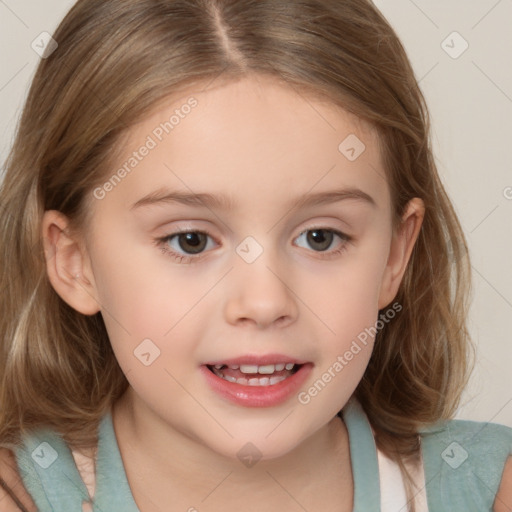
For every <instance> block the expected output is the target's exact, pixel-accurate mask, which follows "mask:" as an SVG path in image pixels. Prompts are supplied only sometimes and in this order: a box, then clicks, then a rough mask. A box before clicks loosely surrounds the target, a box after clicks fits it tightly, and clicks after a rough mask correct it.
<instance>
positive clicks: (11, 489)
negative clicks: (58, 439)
mask: <svg viewBox="0 0 512 512" xmlns="http://www.w3.org/2000/svg"><path fill="white" fill-rule="evenodd" d="M0 503H1V505H2V512H19V511H20V510H22V508H20V504H21V506H22V507H24V508H25V509H26V510H27V511H28V512H36V511H37V509H36V506H35V504H34V502H33V501H32V499H31V497H30V495H29V494H28V492H27V490H26V489H25V487H24V485H23V482H22V479H21V476H20V474H19V470H18V466H17V464H16V458H15V455H14V452H13V451H11V450H9V449H7V448H0Z"/></svg>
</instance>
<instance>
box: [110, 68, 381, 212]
mask: <svg viewBox="0 0 512 512" xmlns="http://www.w3.org/2000/svg"><path fill="white" fill-rule="evenodd" d="M144 147H146V149H144ZM147 148H149V150H148V149H147ZM141 150H143V151H141ZM140 153H144V156H141V154H140ZM127 164H128V167H127ZM123 165H124V166H125V168H130V169H129V173H123V174H125V175H126V177H125V178H123V182H122V183H121V184H120V186H116V187H115V190H113V192H112V193H111V194H110V196H111V198H112V199H114V197H117V199H118V200H122V201H123V203H124V204H125V205H127V204H128V203H130V204H131V203H133V202H135V201H136V200H137V199H138V198H140V197H141V196H143V195H144V194H147V193H150V192H151V191H153V190H156V189H158V188H161V187H162V186H168V187H169V188H172V189H174V190H176V189H179V190H181V191H187V192H191V191H205V190H206V191H207V192H209V193H212V194H216V193H219V194H220V193H222V194H223V195H225V196H229V197H230V198H232V199H233V201H232V203H233V204H234V205H235V206H236V205H237V203H238V202H239V201H241V202H244V204H248V203H250V201H251V199H254V200H256V199H258V200H260V201H261V199H262V197H264V198H265V200H267V201H269V202H270V201H272V200H273V199H275V200H276V201H280V202H283V200H284V199H285V198H286V197H287V196H298V195H301V194H304V193H306V192H308V191H310V190H311V191H316V190H319V189H322V190H325V189H328V188H329V187H335V188H340V187H346V188H353V187H358V188H362V189H364V191H365V192H367V193H368V194H369V195H371V196H372V197H374V198H375V201H376V202H377V203H379V202H381V203H383V204H382V206H384V203H385V202H386V200H387V197H386V194H384V195H383V191H386V189H387V184H386V182H385V179H384V176H385V173H384V169H383V167H382V162H381V158H380V148H379V140H378V135H377V133H376V131H375V130H374V129H373V128H372V126H371V125H369V124H368V123H365V122H364V121H362V120H360V119H359V118H357V117H356V116H354V115H352V114H350V113H348V112H347V111H345V110H344V109H342V108H341V107H339V106H337V105H335V104H334V103H332V102H329V101H327V100H326V99H325V98H322V97H321V96H314V95H311V94H308V95H306V94H305V93H304V92H303V91H299V90H298V89H296V88H294V87H293V86H291V85H289V84H284V83H283V82H278V81H277V80H274V79H272V78H269V77H262V76H258V77H254V76H253V77H247V78H244V79H240V80H238V81H230V82H224V83H222V82H220V83H219V84H212V85H210V86H209V87H208V88H207V89H206V90H204V89H202V88H201V87H200V86H199V87H195V88H194V87H191V88H190V89H189V90H186V91H182V92H181V93H180V97H174V98H169V99H168V100H167V101H165V102H163V103H161V104H160V105H159V106H158V108H156V109H155V110H154V111H153V113H152V114H150V115H149V116H148V117H147V118H146V119H144V120H143V121H142V122H140V123H138V124H137V125H135V126H133V127H132V128H131V129H130V130H129V131H128V132H127V134H126V137H125V138H124V140H123V142H122V147H121V152H120V157H119V158H118V161H117V166H118V167H116V168H120V167H121V166H123ZM112 170H113V171H115V169H112Z"/></svg>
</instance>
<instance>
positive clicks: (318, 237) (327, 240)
mask: <svg viewBox="0 0 512 512" xmlns="http://www.w3.org/2000/svg"><path fill="white" fill-rule="evenodd" d="M325 233H328V236H327V237H326V236H325ZM332 237H333V233H331V232H330V231H326V230H324V229H315V230H312V231H310V232H309V233H308V242H311V241H312V242H313V243H318V244H320V245H321V247H319V250H320V251H325V250H326V249H328V248H329V246H330V245H331V242H332Z"/></svg>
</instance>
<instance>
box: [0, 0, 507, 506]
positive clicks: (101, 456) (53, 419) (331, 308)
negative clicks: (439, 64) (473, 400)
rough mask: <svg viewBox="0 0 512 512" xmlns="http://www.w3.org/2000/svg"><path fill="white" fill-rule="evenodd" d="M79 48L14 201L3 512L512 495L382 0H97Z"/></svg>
mask: <svg viewBox="0 0 512 512" xmlns="http://www.w3.org/2000/svg"><path fill="white" fill-rule="evenodd" d="M53 37H54V40H55V43H52V44H51V45H50V44H49V45H48V47H47V54H46V55H45V58H44V59H43V60H42V62H41V65H40V67H39V69H38V72H37V74H36V76H35V78H34V81H33V84H32V88H31V91H30V93H29V97H28V100H27V104H26V107H25V110H24V114H23V117H22V120H21V123H20V126H19V132H18V137H17V139H16V141H15V144H14V147H13V150H12V153H11V155H10V159H9V162H8V166H7V172H6V176H5V179H4V182H3V184H2V189H1V192H0V194H1V195H0V204H1V205H2V207H3V213H2V223H1V239H2V244H1V247H2V251H1V259H2V262H1V263H2V264H1V269H2V271H1V282H0V285H1V287H0V289H1V290H2V291H1V299H0V300H1V308H2V311H3V312H4V314H3V316H2V318H1V320H0V325H1V333H2V350H1V356H0V357H1V359H0V361H1V363H0V364H1V367H2V372H1V378H2V387H1V395H0V396H1V408H0V439H1V443H2V446H3V447H4V451H3V472H2V475H3V476H2V478H3V480H1V481H0V483H1V484H2V488H3V489H4V496H3V504H2V507H3V508H2V510H35V509H36V508H37V509H38V510H40V511H43V512H46V511H55V512H56V511H71V510H80V509H82V510H94V511H114V510H119V511H123V512H125V511H137V510H140V511H142V512H152V511H157V510H177V511H178V510H183V511H185V510H188V511H218V510H223V511H226V510H227V511H231V510H239V509H243V510H249V511H259V510H262V509H263V508H264V509H266V510H271V511H277V510H309V511H314V510H320V509H322V510H328V511H334V510H336V511H352V510H354V511H374V510H391V511H398V510H404V508H406V509H408V510H415V511H417V512H418V511H426V510H429V511H431V512H432V511H434V512H437V511H442V510H464V511H466V510H478V511H484V510H495V511H500V512H501V511H503V510H509V509H510V508H509V507H511V506H512V501H511V496H510V489H511V487H512V464H511V463H510V462H508V463H507V458H508V456H509V454H510V453H511V452H512V431H511V429H509V428H507V427H504V426H500V425H495V424H480V423H473V422H466V421H455V420H450V418H451V417H453V414H454V412H455V410H456V407H457V404H458V400H459V397H460V393H461V390H462V389H463V386H464V384H465V383H466V380H467V369H468V348H469V339H468V332H467V330H466V313H467V306H468V304H467V301H468V288H469V269H470V266H469V263H468V257H467V256H468V255H467V247H466V242H465V239H464V236H463V233H462V230H461V227H460V224H459V222H458V220H457V217H456V215H455V213H454V210H453V208H452V205H451V203H450V201H449V199H448V197H447V196H446V193H445V191H444V189H443V186H442V184H441V182H440V179H439V176H438V174H437V171H436V168H435V165H434V160H433V157H432V153H431V149H430V142H429V119H428V115H427V109H426V106H425V103H424V99H423V96H422V94H421V92H420V90H419V88H418V85H417V83H416V81H415V79H414V76H413V72H412V70H411V67H410V64H409V62H408V60H407V58H406V55H405V52H404V50H403V48H402V46H401V44H400V42H399V41H398V39H397V37H396V35H395V33H394V32H393V30H392V29H391V28H390V26H389V25H388V23H387V22H386V21H385V20H384V18H383V17H382V15H381V14H380V13H379V12H378V11H377V10H376V8H375V7H374V6H373V5H372V4H371V2H370V1H367V0H339V1H335V0H305V1H301V2H296V1H286V0H282V1H281V0H280V1H278V2H276V1H267V0H258V1H254V0H238V1H233V0H137V1H136V0H106V1H105V0H80V1H79V2H77V4H76V5H75V6H74V7H73V9H72V10H71V11H70V13H69V14H68V15H67V16H66V18H65V19H64V21H63V22H62V24H61V25H60V27H59V28H58V30H57V32H56V33H55V35H54V36H53ZM57 45H58V46H57ZM18 473H19V478H20V479H21V480H17V479H16V478H17V474H18Z"/></svg>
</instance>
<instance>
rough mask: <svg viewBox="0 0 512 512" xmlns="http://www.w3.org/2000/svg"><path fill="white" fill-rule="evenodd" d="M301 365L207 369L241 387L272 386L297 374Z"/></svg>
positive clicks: (216, 366)
mask: <svg viewBox="0 0 512 512" xmlns="http://www.w3.org/2000/svg"><path fill="white" fill-rule="evenodd" d="M302 366H303V365H302V364H294V363H279V364H266V365H261V366H258V365H252V364H247V365H225V364H216V365H215V366H212V365H207V368H208V369H209V370H210V371H211V372H212V373H214V374H215V375H217V377H220V378H221V379H224V380H226V381H228V382H232V383H236V384H241V385H243V386H273V385H275V384H278V383H279V382H282V381H283V380H286V379H287V378H288V377H291V376H292V375H293V374H294V373H297V372H298V371H299V370H300V368H301V367H302Z"/></svg>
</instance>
